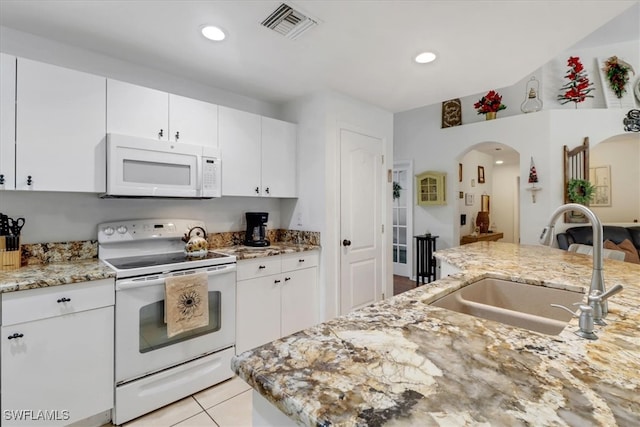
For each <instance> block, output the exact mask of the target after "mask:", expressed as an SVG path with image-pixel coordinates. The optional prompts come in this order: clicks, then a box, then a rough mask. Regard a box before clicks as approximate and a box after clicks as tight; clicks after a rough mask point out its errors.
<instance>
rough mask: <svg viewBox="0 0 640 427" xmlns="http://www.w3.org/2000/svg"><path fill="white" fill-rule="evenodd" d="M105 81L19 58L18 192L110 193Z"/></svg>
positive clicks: (16, 159) (17, 111) (16, 161)
mask: <svg viewBox="0 0 640 427" xmlns="http://www.w3.org/2000/svg"><path fill="white" fill-rule="evenodd" d="M105 81H106V79H105V78H104V77H99V76H95V75H92V74H87V73H82V72H79V71H75V70H70V69H67V68H62V67H57V66H54V65H49V64H44V63H41V62H36V61H31V60H28V59H23V58H18V60H17V82H16V87H17V104H16V153H15V165H16V170H15V188H16V189H18V190H38V191H80V192H95V193H99V192H104V191H105V190H106V170H105V168H106V150H105V145H104V144H105V114H104V108H105V102H106V101H105V97H106V93H105Z"/></svg>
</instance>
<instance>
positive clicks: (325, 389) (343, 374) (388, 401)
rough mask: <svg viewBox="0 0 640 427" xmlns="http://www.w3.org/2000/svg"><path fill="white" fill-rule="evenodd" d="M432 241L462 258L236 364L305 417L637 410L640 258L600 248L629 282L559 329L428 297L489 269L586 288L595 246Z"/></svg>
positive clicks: (448, 255)
mask: <svg viewBox="0 0 640 427" xmlns="http://www.w3.org/2000/svg"><path fill="white" fill-rule="evenodd" d="M436 255H437V256H438V257H439V258H441V259H442V260H446V261H447V262H449V263H451V264H452V265H454V266H456V267H458V268H461V269H464V270H466V271H465V272H463V273H460V274H457V275H454V276H450V277H447V278H444V279H441V280H438V281H436V282H432V283H430V284H428V285H425V286H421V287H419V288H416V289H414V290H411V291H409V292H406V293H404V294H401V295H398V296H396V297H394V298H391V299H387V300H385V301H381V302H379V303H376V304H372V305H370V306H367V307H365V308H363V309H360V310H357V311H354V312H352V313H350V314H348V315H346V316H342V317H339V318H336V319H333V320H331V321H328V322H326V323H323V324H320V325H317V326H315V327H312V328H309V329H307V330H304V331H301V332H298V333H296V334H293V335H290V336H288V337H284V338H282V339H280V340H277V341H274V342H272V343H270V344H267V345H264V346H262V347H259V348H256V349H253V350H250V351H247V352H245V353H243V354H241V355H238V356H237V357H236V358H234V360H233V362H232V366H233V369H234V370H235V371H236V372H237V373H238V375H239V376H240V377H241V378H243V379H244V380H245V381H246V382H247V383H249V384H250V385H251V386H252V387H253V388H254V390H255V391H256V392H257V393H259V394H260V395H261V396H262V397H263V398H264V399H266V400H267V401H269V402H270V403H271V404H272V405H273V406H270V408H277V409H279V410H280V411H281V412H282V413H284V414H286V415H287V416H288V417H290V419H291V420H292V423H293V422H296V423H300V424H303V425H310V426H311V425H340V426H351V425H369V426H373V425H389V426H392V425H405V426H409V425H420V426H436V425H447V426H449V425H452V426H463V425H469V426H470V425H486V426H489V425H493V426H503V425H504V426H513V425H575V426H586V425H602V426H614V425H619V426H628V425H637V424H638V421H639V420H640V283H638V282H639V280H640V266H638V265H635V264H629V263H623V262H620V261H611V260H606V261H605V268H604V275H605V282H606V286H607V287H611V286H613V285H614V284H622V285H623V286H624V287H625V289H624V291H623V292H622V293H621V294H617V295H615V296H613V297H612V298H611V299H610V300H609V316H608V317H607V322H608V325H607V326H596V331H595V332H596V334H598V336H599V339H598V340H597V341H587V340H585V339H582V338H580V337H578V336H576V335H575V334H574V333H573V332H574V331H575V330H577V328H578V321H577V319H574V320H572V321H571V322H570V323H569V325H568V326H567V327H566V328H565V329H564V330H563V331H562V332H561V333H560V334H559V335H557V336H550V335H543V334H539V333H536V332H531V331H528V330H524V329H519V328H516V327H511V326H508V325H504V324H500V323H496V322H493V321H489V320H484V319H480V318H476V317H472V316H467V315H464V314H459V313H456V312H453V311H449V310H445V309H441V308H437V307H432V306H430V305H429V304H430V303H432V302H433V301H435V300H437V299H439V298H441V297H442V296H444V295H447V294H449V293H451V292H452V291H454V290H456V289H459V288H461V287H463V286H466V285H468V284H469V283H472V282H475V281H477V280H479V279H480V278H483V277H496V278H502V279H507V280H517V281H521V282H526V283H530V284H532V285H537V286H545V285H547V284H549V283H552V284H553V286H555V287H564V288H567V289H577V288H580V289H586V288H588V286H589V282H590V278H591V258H589V257H586V256H583V255H577V254H572V253H568V252H565V251H561V250H558V249H552V248H546V247H541V246H520V245H514V244H509V243H497V242H479V243H474V244H470V245H465V246H461V247H457V248H452V249H447V250H444V251H439V252H438V253H437V254H436ZM576 287H577V288H576ZM254 405H255V403H254ZM274 410H275V409H274Z"/></svg>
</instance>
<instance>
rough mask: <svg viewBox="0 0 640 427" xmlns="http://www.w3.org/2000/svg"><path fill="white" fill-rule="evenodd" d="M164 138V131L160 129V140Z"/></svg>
mask: <svg viewBox="0 0 640 427" xmlns="http://www.w3.org/2000/svg"><path fill="white" fill-rule="evenodd" d="M163 136H164V130H162V129H160V132H158V138H162V137H163Z"/></svg>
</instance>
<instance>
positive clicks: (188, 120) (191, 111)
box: [169, 94, 218, 147]
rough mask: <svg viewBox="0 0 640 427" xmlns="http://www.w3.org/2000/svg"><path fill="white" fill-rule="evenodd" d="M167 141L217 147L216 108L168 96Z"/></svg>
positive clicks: (175, 96) (205, 103)
mask: <svg viewBox="0 0 640 427" xmlns="http://www.w3.org/2000/svg"><path fill="white" fill-rule="evenodd" d="M169 132H170V134H169V139H170V140H171V141H176V142H186V143H189V144H197V145H206V146H210V147H217V146H218V106H217V105H216V104H210V103H208V102H204V101H199V100H197V99H191V98H186V97H184V96H179V95H173V94H170V95H169Z"/></svg>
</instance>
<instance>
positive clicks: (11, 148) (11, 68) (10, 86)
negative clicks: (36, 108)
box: [0, 53, 16, 190]
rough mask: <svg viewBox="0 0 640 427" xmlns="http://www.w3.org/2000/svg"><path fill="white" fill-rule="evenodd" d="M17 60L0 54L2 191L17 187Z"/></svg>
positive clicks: (0, 175) (0, 171)
mask: <svg viewBox="0 0 640 427" xmlns="http://www.w3.org/2000/svg"><path fill="white" fill-rule="evenodd" d="M15 126H16V58H15V56H10V55H7V54H4V53H0V190H2V189H5V190H11V189H13V188H14V187H15V160H16V150H15V149H16V145H15V144H16V142H15V137H16V127H15Z"/></svg>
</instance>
